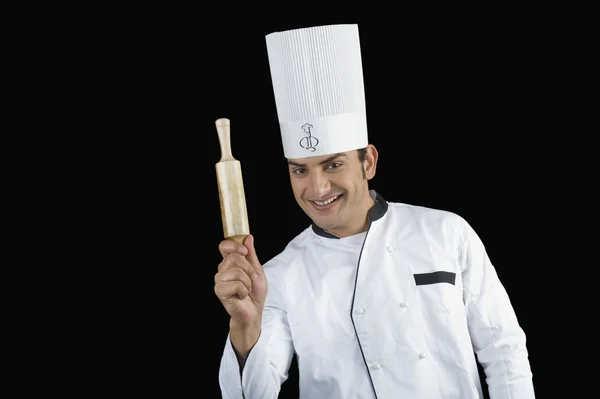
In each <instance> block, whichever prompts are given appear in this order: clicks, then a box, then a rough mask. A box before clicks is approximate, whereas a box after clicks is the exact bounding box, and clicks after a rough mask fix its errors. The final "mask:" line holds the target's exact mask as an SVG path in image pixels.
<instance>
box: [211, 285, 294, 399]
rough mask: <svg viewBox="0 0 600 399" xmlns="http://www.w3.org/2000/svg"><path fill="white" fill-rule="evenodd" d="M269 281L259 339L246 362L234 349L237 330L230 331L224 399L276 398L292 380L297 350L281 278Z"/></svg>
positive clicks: (221, 373)
mask: <svg viewBox="0 0 600 399" xmlns="http://www.w3.org/2000/svg"><path fill="white" fill-rule="evenodd" d="M268 279H269V292H268V295H267V299H266V302H265V307H264V309H263V313H262V322H261V327H260V331H259V335H258V340H257V341H256V342H255V343H254V345H251V348H250V350H249V352H248V353H247V354H246V356H245V359H244V354H243V353H238V355H236V352H239V351H237V350H235V349H234V347H237V346H238V341H237V340H236V337H235V335H236V333H237V331H235V330H233V329H230V334H229V335H228V337H227V341H226V344H225V350H224V352H223V356H222V359H221V366H220V369H219V385H220V387H221V393H222V395H223V399H242V398H244V399H255V398H256V399H275V398H277V396H278V394H279V391H280V390H281V385H282V384H283V382H284V381H285V380H286V379H287V377H288V370H289V367H290V364H291V362H292V358H293V355H294V347H293V343H292V337H291V333H290V329H289V325H288V322H287V314H286V311H285V302H284V299H283V296H282V294H281V293H280V290H279V287H280V285H279V281H277V278H276V277H274V276H268ZM231 327H234V326H231ZM251 334H252V333H251ZM232 342H235V343H236V344H235V345H233V344H232ZM241 342H248V341H246V340H245V339H244V340H242V341H241ZM241 350H242V351H243V349H241ZM242 392H243V393H244V396H242Z"/></svg>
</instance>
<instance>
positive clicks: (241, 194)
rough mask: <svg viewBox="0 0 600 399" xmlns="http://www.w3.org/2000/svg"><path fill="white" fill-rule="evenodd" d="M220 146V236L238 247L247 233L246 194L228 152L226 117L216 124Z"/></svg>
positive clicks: (236, 164)
mask: <svg viewBox="0 0 600 399" xmlns="http://www.w3.org/2000/svg"><path fill="white" fill-rule="evenodd" d="M215 125H216V127H217V133H218V135H219V143H220V145H221V160H220V161H219V162H217V163H216V165H215V168H216V172H217V184H218V188H219V201H220V205H221V219H222V221H223V236H224V237H225V238H226V239H230V240H233V241H236V242H238V243H240V244H242V243H243V241H244V239H245V238H246V237H247V236H248V235H249V234H250V226H249V223H248V211H247V207H246V195H245V191H244V180H243V176H242V166H241V163H240V161H238V160H237V159H235V158H234V157H233V154H232V151H231V138H230V127H231V124H230V121H229V119H227V118H220V119H217V121H216V122H215Z"/></svg>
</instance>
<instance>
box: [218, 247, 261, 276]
mask: <svg viewBox="0 0 600 399" xmlns="http://www.w3.org/2000/svg"><path fill="white" fill-rule="evenodd" d="M233 268H239V269H241V270H243V271H244V272H245V273H246V274H247V275H248V277H250V278H251V277H252V276H253V275H254V274H255V273H256V270H254V267H252V265H250V262H248V260H247V259H246V258H245V257H243V256H242V255H241V254H239V253H232V254H229V255H227V257H226V258H224V259H223V260H222V261H221V263H219V267H218V271H219V273H221V272H224V271H225V270H227V269H233Z"/></svg>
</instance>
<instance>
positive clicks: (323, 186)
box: [312, 172, 331, 198]
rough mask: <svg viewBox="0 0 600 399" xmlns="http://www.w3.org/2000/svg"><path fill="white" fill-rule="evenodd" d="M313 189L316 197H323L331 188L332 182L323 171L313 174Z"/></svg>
mask: <svg viewBox="0 0 600 399" xmlns="http://www.w3.org/2000/svg"><path fill="white" fill-rule="evenodd" d="M312 189H313V192H314V195H315V197H317V198H318V197H322V196H324V195H325V194H327V193H328V192H329V190H331V182H330V181H329V179H328V178H327V176H325V174H324V173H322V172H317V173H313V174H312Z"/></svg>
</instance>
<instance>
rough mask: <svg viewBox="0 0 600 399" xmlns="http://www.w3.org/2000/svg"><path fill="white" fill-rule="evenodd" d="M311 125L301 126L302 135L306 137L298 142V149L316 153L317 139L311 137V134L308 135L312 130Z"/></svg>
mask: <svg viewBox="0 0 600 399" xmlns="http://www.w3.org/2000/svg"><path fill="white" fill-rule="evenodd" d="M312 127H313V125H311V124H310V123H305V124H304V125H302V130H303V131H304V134H306V137H303V138H302V139H301V140H300V147H302V148H305V149H307V150H309V151H316V150H317V149H316V147H317V145H319V139H318V138H316V137H314V136H312V134H311V133H310V129H312Z"/></svg>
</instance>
